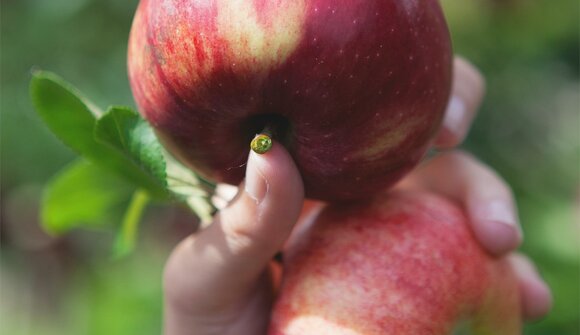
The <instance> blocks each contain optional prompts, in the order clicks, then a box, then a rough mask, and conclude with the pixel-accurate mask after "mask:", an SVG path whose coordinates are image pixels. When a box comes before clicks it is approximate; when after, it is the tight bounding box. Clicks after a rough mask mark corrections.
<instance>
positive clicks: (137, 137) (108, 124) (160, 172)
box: [95, 107, 167, 190]
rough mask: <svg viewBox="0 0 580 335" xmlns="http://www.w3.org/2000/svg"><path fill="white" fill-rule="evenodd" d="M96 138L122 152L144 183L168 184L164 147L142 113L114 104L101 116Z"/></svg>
mask: <svg viewBox="0 0 580 335" xmlns="http://www.w3.org/2000/svg"><path fill="white" fill-rule="evenodd" d="M95 138H96V139H97V140H98V141H100V142H102V143H104V144H107V145H109V146H110V147H111V148H113V149H114V150H116V151H117V152H118V153H120V154H122V156H123V157H125V159H126V160H127V165H128V166H131V167H133V169H134V170H135V175H136V176H138V177H139V178H140V179H141V181H140V183H141V185H143V186H146V188H147V189H149V190H152V189H154V188H155V187H156V186H159V185H163V188H164V189H165V188H166V187H167V181H166V177H167V176H166V172H165V169H166V163H165V158H164V156H163V148H162V146H161V144H160V143H159V141H158V140H157V137H156V136H155V133H154V132H153V129H151V127H150V126H149V124H148V123H147V122H146V121H145V120H143V119H142V118H141V117H140V116H139V114H137V113H136V112H134V111H132V110H131V109H129V108H126V107H111V108H109V110H108V111H107V112H106V113H105V114H104V115H103V116H102V117H101V118H100V119H99V120H97V124H96V127H95Z"/></svg>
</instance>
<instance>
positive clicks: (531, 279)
mask: <svg viewBox="0 0 580 335" xmlns="http://www.w3.org/2000/svg"><path fill="white" fill-rule="evenodd" d="M509 260H510V262H511V263H512V266H513V267H514V269H515V271H516V275H517V277H518V280H519V282H520V294H521V296H522V311H523V313H524V315H523V316H524V318H525V319H527V320H537V319H540V318H542V317H544V316H545V315H546V314H548V312H549V311H550V309H551V308H552V303H553V300H552V293H551V292H550V288H549V287H548V285H547V284H546V283H545V282H544V281H543V280H542V279H541V278H540V275H539V274H538V271H537V270H536V268H535V266H534V265H533V264H532V262H531V261H530V260H529V259H528V258H527V257H525V256H523V255H521V254H513V255H511V256H510V257H509Z"/></svg>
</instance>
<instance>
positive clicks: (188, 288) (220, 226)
mask: <svg viewBox="0 0 580 335" xmlns="http://www.w3.org/2000/svg"><path fill="white" fill-rule="evenodd" d="M303 198H304V190H303V184H302V180H301V178H300V175H299V173H298V170H297V168H296V166H295V164H294V162H293V161H292V158H291V157H290V155H289V154H288V152H287V151H286V150H285V149H284V148H283V146H281V145H279V144H277V143H275V144H274V146H273V147H272V149H271V150H270V151H268V152H267V153H265V154H263V155H258V154H256V153H254V152H251V153H250V156H249V159H248V165H247V168H246V179H245V181H244V183H243V184H242V185H241V187H240V188H239V193H238V195H237V196H236V198H235V199H234V201H233V202H232V203H231V204H230V205H229V206H228V207H226V208H225V209H223V210H222V211H221V212H220V213H219V214H218V215H216V218H215V220H214V222H213V223H212V224H211V225H210V226H209V227H208V228H206V229H205V230H203V231H201V232H200V233H198V234H194V235H192V236H191V237H189V238H187V239H186V240H184V241H183V242H181V243H180V245H179V246H178V247H177V248H176V249H175V250H174V251H173V253H172V255H171V257H170V259H169V261H168V263H167V265H166V269H165V278H164V279H165V283H164V286H165V298H166V302H167V303H168V304H169V305H174V306H182V307H185V308H186V309H188V310H189V311H191V310H192V309H197V308H199V309H202V310H208V309H210V308H211V307H212V306H213V307H216V308H219V307H220V305H221V306H223V305H224V304H225V305H227V304H230V303H232V302H233V301H235V300H236V299H241V298H242V297H243V296H245V295H247V294H248V291H249V290H251V289H253V288H254V287H255V283H256V281H257V280H258V278H259V277H260V276H261V275H262V274H263V272H264V269H265V268H266V266H267V265H268V264H269V262H270V260H271V259H272V257H273V256H274V254H275V253H276V252H277V251H278V250H280V249H281V248H282V246H283V244H284V242H285V241H286V239H287V238H288V236H289V235H290V232H291V231H292V228H293V227H294V224H295V223H296V221H297V219H298V216H299V214H300V210H301V207H302V202H303ZM192 304H195V306H192ZM207 304H210V306H208V305H207Z"/></svg>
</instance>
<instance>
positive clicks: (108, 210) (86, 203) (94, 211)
mask: <svg viewBox="0 0 580 335" xmlns="http://www.w3.org/2000/svg"><path fill="white" fill-rule="evenodd" d="M133 189H134V188H133V187H132V185H130V184H128V183H127V182H126V181H124V180H123V179H122V178H119V177H118V176H116V175H115V174H112V173H111V172H109V171H107V170H106V169H103V168H102V167H100V166H98V165H95V164H92V163H90V162H87V161H85V160H78V161H75V162H74V163H72V164H71V165H69V166H68V167H66V168H65V169H64V170H63V171H62V172H61V173H59V174H58V175H56V176H55V177H54V178H53V179H52V180H51V181H50V182H49V184H48V185H47V186H46V188H45V191H44V197H43V203H42V212H41V217H42V225H43V227H44V229H45V230H46V231H48V232H49V233H52V234H57V235H58V234H63V233H66V232H68V231H69V230H71V229H73V228H78V227H93V228H96V227H103V226H107V225H114V224H115V223H116V221H117V220H118V219H117V218H115V213H117V212H119V210H120V209H121V208H122V205H123V204H124V203H125V202H126V201H127V199H129V197H130V195H131V192H132V190H133Z"/></svg>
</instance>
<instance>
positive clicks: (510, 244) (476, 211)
mask: <svg viewBox="0 0 580 335" xmlns="http://www.w3.org/2000/svg"><path fill="white" fill-rule="evenodd" d="M401 187H413V188H421V189H425V188H427V189H429V190H431V191H433V192H435V193H439V194H443V195H445V196H447V197H450V198H452V199H454V200H456V201H458V202H459V203H461V204H462V205H463V207H464V208H465V210H466V212H467V215H468V217H469V219H470V220H469V221H470V223H471V225H472V230H473V232H474V235H475V236H476V238H477V239H478V240H479V241H480V243H481V244H482V245H483V247H484V248H485V249H487V250H488V251H489V252H490V253H492V254H495V255H501V254H504V253H507V252H508V251H511V250H514V249H515V248H517V247H518V246H519V245H520V243H521V241H522V231H521V227H520V225H519V220H518V216H517V210H516V206H515V203H514V199H513V195H512V193H511V190H510V188H509V187H508V186H507V184H506V183H505V182H504V181H503V180H502V179H501V178H500V177H499V176H498V175H497V174H496V173H494V172H493V171H492V170H491V169H490V168H489V167H487V166H485V165H484V164H482V163H481V162H478V161H477V160H476V159H475V158H473V157H472V156H471V155H469V154H467V153H464V152H461V151H453V152H448V153H444V154H441V155H439V156H437V157H436V158H434V159H432V160H431V161H429V162H428V163H426V164H425V165H424V166H422V167H420V168H419V169H418V170H416V171H415V172H414V173H413V174H412V175H411V176H410V177H409V178H408V180H407V181H404V183H403V184H401Z"/></svg>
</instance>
